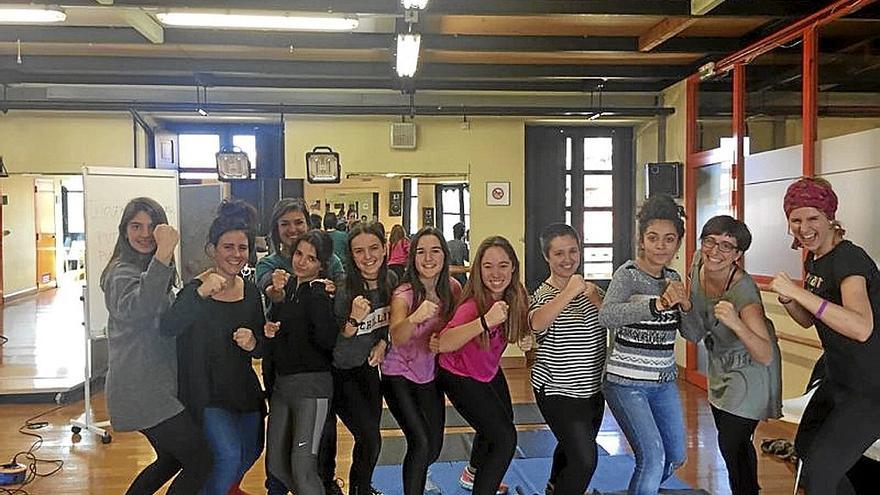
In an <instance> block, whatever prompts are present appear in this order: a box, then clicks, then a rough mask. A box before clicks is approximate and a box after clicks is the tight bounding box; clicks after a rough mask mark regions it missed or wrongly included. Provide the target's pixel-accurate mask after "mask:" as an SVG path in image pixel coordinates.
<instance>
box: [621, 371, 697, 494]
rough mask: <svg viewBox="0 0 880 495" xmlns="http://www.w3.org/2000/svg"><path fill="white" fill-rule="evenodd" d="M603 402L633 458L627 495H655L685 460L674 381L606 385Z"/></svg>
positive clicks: (680, 414)
mask: <svg viewBox="0 0 880 495" xmlns="http://www.w3.org/2000/svg"><path fill="white" fill-rule="evenodd" d="M604 391H605V400H606V401H607V402H608V407H609V408H610V409H611V412H612V413H614V418H615V419H616V420H617V424H619V425H620V429H621V430H623V434H624V435H625V436H626V439H627V441H628V442H629V444H630V447H632V449H633V452H634V453H635V456H636V468H635V471H634V472H633V476H632V479H631V480H630V481H629V489H628V491H627V493H628V494H629V495H657V492H658V490H659V489H660V485H661V484H662V483H663V482H664V481H666V480H667V479H668V478H670V477H671V476H672V475H673V473H675V470H676V469H678V468H679V467H680V466H681V465H682V464H684V461H685V436H684V416H683V413H682V408H681V398H680V397H679V395H678V386H677V385H676V383H675V382H666V383H654V382H643V383H639V384H637V385H621V384H618V383H612V382H605V388H604Z"/></svg>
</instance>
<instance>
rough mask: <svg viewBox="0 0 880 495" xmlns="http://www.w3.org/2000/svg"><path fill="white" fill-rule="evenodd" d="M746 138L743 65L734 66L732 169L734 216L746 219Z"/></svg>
mask: <svg viewBox="0 0 880 495" xmlns="http://www.w3.org/2000/svg"><path fill="white" fill-rule="evenodd" d="M745 136H746V67H745V64H743V63H737V64H736V65H734V66H733V139H734V142H735V144H736V153H735V155H734V159H733V166H732V167H731V169H730V174H731V180H732V182H733V197H732V198H731V200H732V201H731V204H733V211H734V216H735V217H736V218H738V219H739V220H744V219H745V190H746V186H745V167H746V161H745Z"/></svg>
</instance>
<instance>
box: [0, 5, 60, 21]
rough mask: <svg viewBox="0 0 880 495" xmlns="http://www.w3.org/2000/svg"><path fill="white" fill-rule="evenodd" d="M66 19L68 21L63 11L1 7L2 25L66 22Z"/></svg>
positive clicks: (0, 18)
mask: <svg viewBox="0 0 880 495" xmlns="http://www.w3.org/2000/svg"><path fill="white" fill-rule="evenodd" d="M65 19H67V14H65V13H64V11H63V10H61V9H50V8H40V7H28V8H24V9H12V8H7V7H0V24H18V23H32V22H33V23H43V22H64V20H65Z"/></svg>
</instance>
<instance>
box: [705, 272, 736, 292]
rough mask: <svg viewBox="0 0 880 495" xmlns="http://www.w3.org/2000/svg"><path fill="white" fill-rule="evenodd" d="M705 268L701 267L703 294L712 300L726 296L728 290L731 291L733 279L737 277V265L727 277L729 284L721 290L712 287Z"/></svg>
mask: <svg viewBox="0 0 880 495" xmlns="http://www.w3.org/2000/svg"><path fill="white" fill-rule="evenodd" d="M705 269H706V268H705V266H702V267H700V285H702V286H703V292H705V293H706V296H707V297H710V298H718V297H721V296H723V295H724V293H725V292H727V290H728V289H730V284H731V282H733V277H734V275H736V265H731V266H730V273H729V274H728V276H727V284H725V286H724V287H722V288H721V289H720V290H719V289H718V288H717V287H710V285H709V281H710V280H711V279H709V277H707V276H706V272H705Z"/></svg>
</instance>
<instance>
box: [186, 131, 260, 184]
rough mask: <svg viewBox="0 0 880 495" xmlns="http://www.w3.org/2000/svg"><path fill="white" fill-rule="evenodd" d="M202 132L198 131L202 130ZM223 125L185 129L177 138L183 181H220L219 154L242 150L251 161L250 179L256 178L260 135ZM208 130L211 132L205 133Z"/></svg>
mask: <svg viewBox="0 0 880 495" xmlns="http://www.w3.org/2000/svg"><path fill="white" fill-rule="evenodd" d="M200 130H201V131H202V132H199V131H200ZM238 130H243V129H241V128H240V127H239V128H237V129H229V128H223V127H221V126H205V127H196V128H193V127H188V128H183V129H181V130H180V131H179V132H180V134H179V135H178V146H179V148H180V164H179V167H178V170H179V171H180V178H181V179H195V180H201V179H217V157H216V155H217V152H219V151H220V150H221V149H223V150H231V149H232V148H233V147H236V148H239V149H241V151H243V152H244V153H246V154H247V156H248V160H250V162H251V178H256V176H257V158H258V157H257V136H256V134H246V133H243V132H235V131H238ZM204 131H209V132H204Z"/></svg>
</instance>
